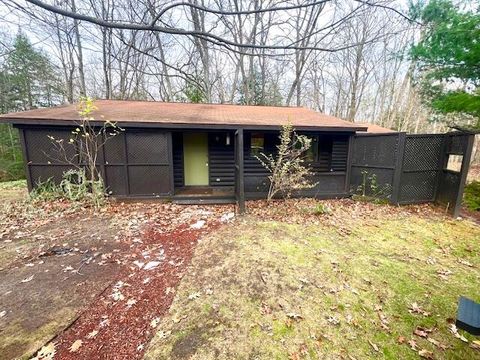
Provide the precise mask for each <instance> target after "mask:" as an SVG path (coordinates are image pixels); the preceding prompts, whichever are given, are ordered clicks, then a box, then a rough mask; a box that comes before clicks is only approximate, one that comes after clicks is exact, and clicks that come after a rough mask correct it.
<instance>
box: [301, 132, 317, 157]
mask: <svg viewBox="0 0 480 360" xmlns="http://www.w3.org/2000/svg"><path fill="white" fill-rule="evenodd" d="M309 138H310V140H312V141H311V143H310V147H309V148H308V150H307V151H305V156H304V160H305V161H307V162H316V161H317V159H318V137H317V136H309Z"/></svg>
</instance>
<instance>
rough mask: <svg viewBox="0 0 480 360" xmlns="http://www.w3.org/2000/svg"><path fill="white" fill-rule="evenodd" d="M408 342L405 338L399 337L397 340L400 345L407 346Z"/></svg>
mask: <svg viewBox="0 0 480 360" xmlns="http://www.w3.org/2000/svg"><path fill="white" fill-rule="evenodd" d="M406 341H407V339H405V337H404V336H399V337H398V339H397V343H399V344H405V342H406Z"/></svg>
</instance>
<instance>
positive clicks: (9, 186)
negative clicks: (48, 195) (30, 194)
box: [0, 180, 27, 202]
mask: <svg viewBox="0 0 480 360" xmlns="http://www.w3.org/2000/svg"><path fill="white" fill-rule="evenodd" d="M26 197H27V181H26V180H15V181H5V182H0V201H2V202H4V201H12V200H21V199H24V198H26Z"/></svg>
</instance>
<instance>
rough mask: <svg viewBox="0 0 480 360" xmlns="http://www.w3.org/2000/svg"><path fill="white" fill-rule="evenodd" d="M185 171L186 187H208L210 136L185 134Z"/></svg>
mask: <svg viewBox="0 0 480 360" xmlns="http://www.w3.org/2000/svg"><path fill="white" fill-rule="evenodd" d="M183 169H184V176H185V186H207V185H208V136H207V134H206V133H184V134H183Z"/></svg>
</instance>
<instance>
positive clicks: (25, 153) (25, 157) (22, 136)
mask: <svg viewBox="0 0 480 360" xmlns="http://www.w3.org/2000/svg"><path fill="white" fill-rule="evenodd" d="M18 132H19V134H20V144H21V146H22V155H23V163H24V167H25V176H26V178H27V188H28V191H29V192H30V191H32V190H33V186H34V185H35V184H34V183H33V180H32V173H31V171H30V165H29V164H30V159H29V158H28V145H27V137H26V136H25V129H24V128H23V127H22V128H18Z"/></svg>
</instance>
